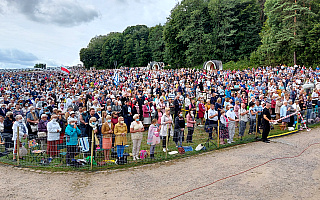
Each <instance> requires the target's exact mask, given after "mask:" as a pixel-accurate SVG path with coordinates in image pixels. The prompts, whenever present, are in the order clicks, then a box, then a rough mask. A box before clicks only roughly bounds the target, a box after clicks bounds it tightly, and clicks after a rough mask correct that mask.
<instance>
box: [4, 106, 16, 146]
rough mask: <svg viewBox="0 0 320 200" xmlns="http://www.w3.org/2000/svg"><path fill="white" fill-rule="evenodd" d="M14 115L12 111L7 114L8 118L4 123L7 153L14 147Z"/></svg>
mask: <svg viewBox="0 0 320 200" xmlns="http://www.w3.org/2000/svg"><path fill="white" fill-rule="evenodd" d="M13 123H14V121H13V114H12V112H11V111H9V112H7V113H6V118H5V119H4V121H3V133H2V137H3V139H4V140H5V144H4V145H5V151H6V152H7V151H8V149H9V148H12V147H13V142H12V135H13V130H12V126H13Z"/></svg>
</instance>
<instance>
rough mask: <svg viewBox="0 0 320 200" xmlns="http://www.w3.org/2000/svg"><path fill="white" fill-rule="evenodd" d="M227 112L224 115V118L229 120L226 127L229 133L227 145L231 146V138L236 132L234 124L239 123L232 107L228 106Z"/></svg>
mask: <svg viewBox="0 0 320 200" xmlns="http://www.w3.org/2000/svg"><path fill="white" fill-rule="evenodd" d="M229 108H230V109H229V110H228V111H227V113H226V116H227V117H228V120H229V126H228V131H229V141H228V143H229V144H231V143H233V142H234V141H233V137H234V134H235V131H236V129H235V128H236V122H238V121H239V119H236V113H235V112H234V109H233V105H232V104H231V105H229Z"/></svg>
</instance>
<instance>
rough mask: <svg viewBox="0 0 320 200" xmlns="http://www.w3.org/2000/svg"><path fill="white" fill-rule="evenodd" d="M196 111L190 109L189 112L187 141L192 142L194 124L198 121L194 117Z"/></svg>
mask: <svg viewBox="0 0 320 200" xmlns="http://www.w3.org/2000/svg"><path fill="white" fill-rule="evenodd" d="M193 113H194V111H189V112H188V114H187V128H188V135H187V142H190V143H193V142H192V135H193V132H194V126H195V124H196V123H197V122H196V120H195V118H194V114H193Z"/></svg>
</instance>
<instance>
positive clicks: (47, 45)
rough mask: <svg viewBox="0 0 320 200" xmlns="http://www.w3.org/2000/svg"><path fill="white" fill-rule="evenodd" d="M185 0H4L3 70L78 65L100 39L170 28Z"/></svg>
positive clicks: (0, 2)
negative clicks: (141, 28) (134, 29)
mask: <svg viewBox="0 0 320 200" xmlns="http://www.w3.org/2000/svg"><path fill="white" fill-rule="evenodd" d="M178 1H179V0H0V27H1V29H0V68H24V67H33V66H34V65H35V64H36V63H45V64H47V66H62V65H64V66H72V65H77V64H79V63H81V62H80V57H79V52H80V49H81V48H84V47H86V46H87V45H88V43H89V41H90V39H91V38H93V37H94V36H96V35H106V34H108V33H109V32H122V31H123V30H124V29H125V28H126V27H128V26H135V25H138V24H141V25H147V26H148V27H151V26H155V25H157V24H160V23H161V24H164V23H165V22H166V20H167V17H169V15H170V11H171V10H172V9H173V8H174V6H175V5H176V4H177V3H178Z"/></svg>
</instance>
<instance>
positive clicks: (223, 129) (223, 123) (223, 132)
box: [219, 110, 229, 144]
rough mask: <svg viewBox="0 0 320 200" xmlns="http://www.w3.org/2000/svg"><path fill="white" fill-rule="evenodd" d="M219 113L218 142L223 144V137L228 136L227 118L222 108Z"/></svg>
mask: <svg viewBox="0 0 320 200" xmlns="http://www.w3.org/2000/svg"><path fill="white" fill-rule="evenodd" d="M220 114H221V116H220V127H219V129H220V130H219V132H220V134H219V137H220V144H225V139H227V138H229V130H228V126H229V120H228V118H227V116H226V112H225V111H224V110H221V112H220Z"/></svg>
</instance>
